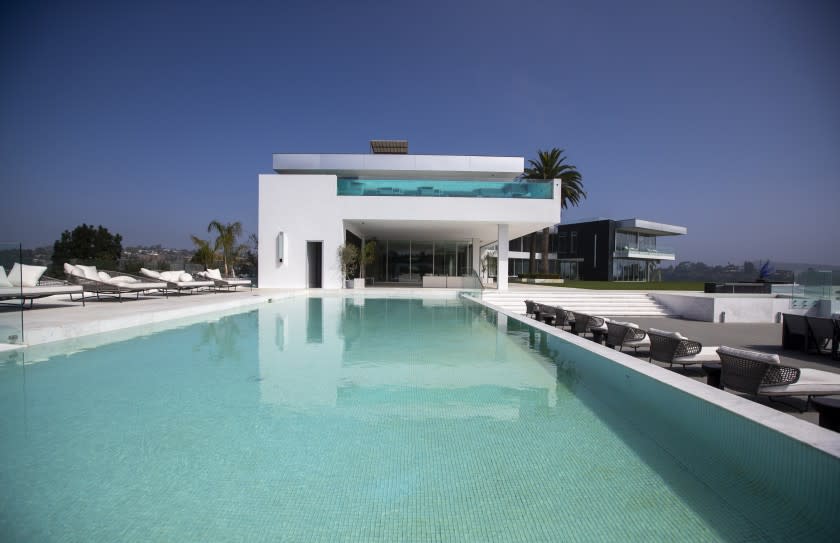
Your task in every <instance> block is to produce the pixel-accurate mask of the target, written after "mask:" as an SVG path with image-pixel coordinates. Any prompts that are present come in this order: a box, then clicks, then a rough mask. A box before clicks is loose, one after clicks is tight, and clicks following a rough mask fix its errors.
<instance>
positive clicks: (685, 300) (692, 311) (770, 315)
mask: <svg viewBox="0 0 840 543" xmlns="http://www.w3.org/2000/svg"><path fill="white" fill-rule="evenodd" d="M651 296H653V298H654V299H656V300H657V301H658V302H659V303H661V304H662V305H664V306H665V307H667V308H668V310H669V311H670V312H671V313H673V314H675V315H680V316H682V317H683V318H685V319H690V320H696V321H704V322H721V317H723V322H778V320H777V315H778V314H779V313H801V311H796V310H791V309H790V299H789V298H774V297H770V296H762V295H753V296H748V295H737V294H735V295H732V294H673V293H661V292H651Z"/></svg>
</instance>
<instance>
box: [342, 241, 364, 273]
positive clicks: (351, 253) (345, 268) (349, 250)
mask: <svg viewBox="0 0 840 543" xmlns="http://www.w3.org/2000/svg"><path fill="white" fill-rule="evenodd" d="M338 261H339V263H340V264H341V273H342V274H343V275H344V278H345V279H352V278H353V277H354V276H355V275H356V270H357V269H358V268H359V249H358V247H356V246H355V245H353V244H352V243H348V244H346V245H342V246H340V247H339V248H338Z"/></svg>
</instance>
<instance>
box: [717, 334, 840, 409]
mask: <svg viewBox="0 0 840 543" xmlns="http://www.w3.org/2000/svg"><path fill="white" fill-rule="evenodd" d="M717 353H718V356H719V357H720V363H721V374H720V382H721V385H722V386H723V387H724V388H731V389H732V390H736V391H738V392H744V393H747V394H754V395H757V396H768V397H770V398H773V397H782V396H806V397H807V398H808V399H809V400H810V398H811V397H812V396H831V395H834V394H840V374H837V373H833V372H828V371H822V370H815V369H810V368H794V367H791V366H783V365H782V364H781V361H780V360H779V356H778V355H775V354H766V353H760V352H756V351H748V350H745V349H735V348H732V347H720V348H719V349H718V350H717Z"/></svg>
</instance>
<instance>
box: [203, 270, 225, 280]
mask: <svg viewBox="0 0 840 543" xmlns="http://www.w3.org/2000/svg"><path fill="white" fill-rule="evenodd" d="M205 275H206V276H207V277H209V278H210V279H221V278H222V272H221V271H219V268H216V269H211V268H207V271H206V272H205Z"/></svg>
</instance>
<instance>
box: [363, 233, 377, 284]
mask: <svg viewBox="0 0 840 543" xmlns="http://www.w3.org/2000/svg"><path fill="white" fill-rule="evenodd" d="M374 262H376V240H375V239H369V240H367V241H365V243H364V244H363V245H362V252H361V254H360V255H359V263H360V264H361V270H362V277H364V276H365V271H366V269H367V267H368V266H370V265H371V264H373V263H374Z"/></svg>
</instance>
